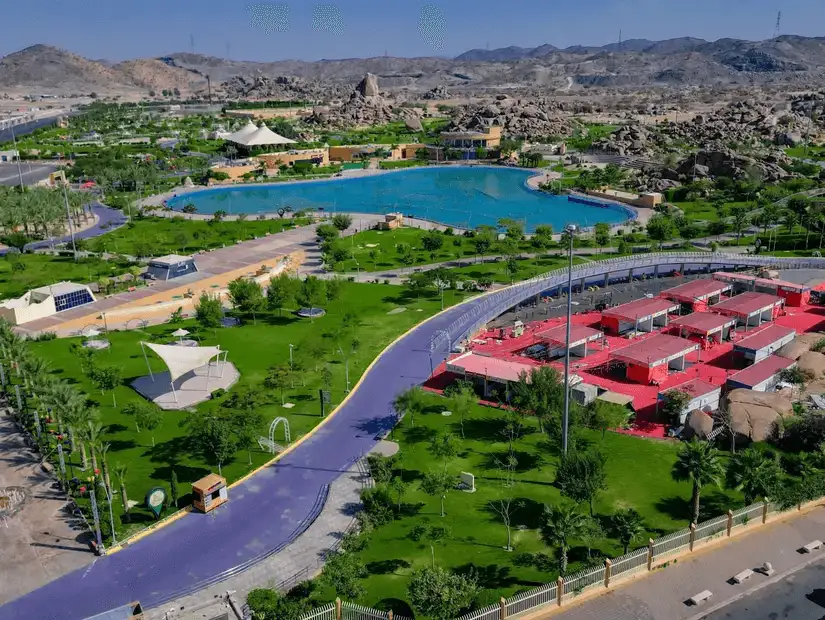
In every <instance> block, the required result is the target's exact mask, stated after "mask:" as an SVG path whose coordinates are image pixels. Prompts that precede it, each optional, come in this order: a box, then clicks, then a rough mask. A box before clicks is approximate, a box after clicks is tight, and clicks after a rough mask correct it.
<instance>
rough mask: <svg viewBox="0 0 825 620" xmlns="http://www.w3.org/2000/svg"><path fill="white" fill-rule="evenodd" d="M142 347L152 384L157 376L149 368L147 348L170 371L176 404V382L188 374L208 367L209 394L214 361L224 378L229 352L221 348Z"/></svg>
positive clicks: (207, 383) (158, 345) (141, 345)
mask: <svg viewBox="0 0 825 620" xmlns="http://www.w3.org/2000/svg"><path fill="white" fill-rule="evenodd" d="M140 347H141V349H142V350H143V359H144V360H146V367H147V368H148V369H149V376H150V377H151V378H152V382H153V383H154V381H155V375H154V374H153V373H152V368H151V366H149V358H148V357H146V348H147V347H148V348H149V349H150V350H151V351H154V352H155V354H157V356H158V357H160V359H162V360H163V363H164V364H166V367H167V368H168V369H169V381H170V383H171V386H172V394H173V395H174V397H175V402H178V394H177V392H176V391H175V380H176V379H179V378H180V377H182V376H183V375H185V374H186V373H188V372H191V371H194V370H195V369H197V368H202V367H203V366H206V369H207V370H206V372H207V374H206V386H205V392H206V393H209V379H210V373H211V370H212V364H211V362H212V360H213V359H217V366H218V368H219V369H220V374H219V375H218V376H219V377H223V365H225V364H226V361H227V360H226V358H227V355H229V352H228V351H221V348H220V347H178V346H175V345H170V344H155V343H153V342H141V343H140ZM221 355H223V362H221Z"/></svg>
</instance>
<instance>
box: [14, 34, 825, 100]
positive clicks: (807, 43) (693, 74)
mask: <svg viewBox="0 0 825 620" xmlns="http://www.w3.org/2000/svg"><path fill="white" fill-rule="evenodd" d="M366 73H371V74H374V75H376V76H377V77H378V78H379V79H380V80H381V88H382V89H384V90H386V91H390V92H403V91H408V92H409V95H410V96H411V97H416V96H420V95H421V94H423V93H425V92H428V91H432V90H433V89H448V91H449V92H453V93H458V92H467V91H485V90H487V91H489V90H498V91H500V90H502V89H507V90H508V91H512V90H516V89H536V90H540V91H541V90H543V91H548V90H565V91H567V90H569V89H571V88H577V87H588V86H589V87H609V88H639V87H648V86H714V85H719V86H724V87H730V86H736V85H743V86H749V85H752V84H760V83H770V84H788V85H791V86H794V87H799V88H804V89H806V90H807V89H811V88H812V87H814V88H817V87H820V86H821V85H823V83H825V38H823V37H799V36H793V35H787V36H782V37H777V38H775V39H770V40H766V41H744V40H741V39H720V40H718V41H711V42H709V41H704V40H702V39H696V38H691V37H682V38H678V39H669V40H665V41H648V40H646V39H630V40H626V41H623V42H622V43H621V45H619V44H618V43H611V44H609V45H604V46H601V47H594V46H574V47H568V48H566V49H563V50H560V49H557V48H556V47H554V46H552V45H542V46H539V47H534V48H522V47H508V48H502V49H499V50H470V51H468V52H465V53H464V54H461V55H459V56H458V57H456V58H438V57H421V58H396V57H376V58H348V59H341V60H320V61H317V62H308V61H299V60H279V61H274V62H246V61H237V60H225V59H222V58H217V57H214V56H204V55H200V54H189V53H179V54H170V55H168V56H163V57H161V58H159V59H148V60H137V61H129V62H126V63H119V64H116V65H107V64H104V63H102V62H96V61H92V60H88V59H85V58H82V57H80V56H77V55H75V54H71V53H69V52H65V51H62V50H58V49H56V48H53V47H48V46H44V45H35V46H33V47H30V48H26V49H25V50H22V51H20V52H15V53H13V54H9V55H8V56H6V57H5V58H3V59H2V60H0V89H18V90H20V89H38V90H40V89H60V90H64V91H74V92H88V91H90V90H98V91H102V92H104V91H107V90H115V91H118V90H124V89H125V90H132V91H135V92H139V93H146V91H147V90H149V89H154V90H157V89H158V88H161V89H163V88H178V89H179V90H180V91H181V92H187V93H190V92H197V90H198V89H199V88H201V84H202V81H203V80H205V79H206V76H209V77H210V78H211V80H212V84H213V87H214V86H215V85H217V84H222V83H232V81H233V80H240V83H236V84H235V85H234V87H233V88H230V90H232V91H233V92H232V94H231V95H230V96H236V94H237V93H242V92H243V90H244V89H246V88H248V87H249V86H250V85H252V86H254V85H255V84H256V83H259V82H261V80H268V82H267V83H265V84H263V86H266V88H252V89H251V91H250V93H249V96H253V97H255V96H259V95H258V93H256V92H252V91H256V90H257V91H260V93H261V94H262V93H264V92H267V90H270V91H271V92H272V93H273V94H277V92H279V89H280V88H281V87H286V90H290V89H291V88H292V87H291V86H290V85H289V84H288V83H278V81H279V80H283V79H287V80H290V79H298V80H304V81H306V82H307V83H311V84H312V85H313V90H317V91H318V92H319V93H320V96H318V97H313V98H316V99H319V98H320V99H325V100H330V99H334V98H335V97H338V96H340V95H341V93H342V91H341V90H340V89H343V92H346V93H348V92H350V89H351V88H352V87H353V86H354V85H355V84H357V83H358V81H360V80H361V79H362V78H363V76H364V75H365V74H366ZM273 80H274V81H275V82H273ZM269 86H274V87H273V88H271V89H269ZM293 86H297V87H298V90H302V89H303V86H304V85H303V84H300V85H299V84H294V85H293ZM316 87H317V89H316ZM325 89H326V90H327V93H326V96H324V94H325V93H324V90H325Z"/></svg>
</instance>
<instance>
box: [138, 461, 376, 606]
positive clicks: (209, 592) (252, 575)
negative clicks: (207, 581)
mask: <svg viewBox="0 0 825 620" xmlns="http://www.w3.org/2000/svg"><path fill="white" fill-rule="evenodd" d="M367 482H368V479H367V477H366V475H365V474H364V473H362V472H360V471H359V469H358V468H357V467H353V468H352V469H350V471H348V472H347V473H346V474H344V475H343V476H341V477H340V478H338V479H337V480H336V481H335V482H333V483H332V485H331V486H330V491H329V496H328V497H327V501H326V503H325V504H324V509H323V510H322V511H321V514H320V515H318V518H317V519H316V520H315V522H314V523H313V524H312V525H310V526H309V529H307V531H306V532H304V533H303V534H302V535H301V536H300V537H298V539H297V540H295V542H293V543H292V544H290V545H289V546H287V547H286V548H285V549H284V550H283V551H280V552H278V553H276V554H274V555H272V556H270V557H269V558H267V559H266V560H264V561H262V562H260V563H259V564H256V565H255V566H253V567H252V568H250V569H249V570H247V571H245V572H243V573H241V574H240V575H237V576H236V577H231V578H230V579H226V580H224V581H221V582H220V583H217V584H215V585H213V586H210V587H208V588H205V589H203V590H201V591H199V592H196V593H195V594H192V595H190V596H185V597H183V598H179V599H177V600H175V601H171V602H170V603H167V604H165V605H163V606H161V607H157V608H155V609H153V610H151V611H150V612H149V613H148V616H147V620H172V619H174V620H190V619H191V620H194V619H195V618H204V617H207V618H212V617H216V616H218V615H220V612H221V611H222V610H225V609H227V605H226V602H225V600H224V599H222V598H221V597H223V595H224V594H225V593H226V592H227V591H229V592H232V593H233V594H232V596H233V598H234V600H235V601H238V602H239V603H241V604H243V602H244V601H246V595H247V594H249V592H250V591H251V590H254V589H255V588H278V589H281V590H288V589H289V588H291V587H293V586H295V585H296V584H298V583H300V582H301V581H305V580H307V579H311V578H312V577H314V576H315V575H317V574H318V573H319V572H320V571H321V568H322V567H323V558H324V556H325V554H326V553H328V552H329V551H330V550H331V549H334V548H336V546H337V545H338V544H339V543H340V541H341V538H342V537H343V535H344V532H346V531H347V528H349V527H350V526H351V525H352V524H353V522H354V520H355V514H356V512H357V511H358V509H359V508H360V505H361V499H360V492H361V489H362V488H363V487H364V485H365V484H367ZM209 603H212V604H211V605H209ZM194 609H197V610H198V611H197V612H194V613H187V610H194ZM204 614H205V615H204Z"/></svg>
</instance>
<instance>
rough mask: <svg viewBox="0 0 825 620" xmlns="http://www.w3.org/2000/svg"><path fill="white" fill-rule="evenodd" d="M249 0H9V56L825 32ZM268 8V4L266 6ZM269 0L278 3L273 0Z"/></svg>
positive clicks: (747, 23) (716, 15)
mask: <svg viewBox="0 0 825 620" xmlns="http://www.w3.org/2000/svg"><path fill="white" fill-rule="evenodd" d="M251 4H255V3H254V2H251V1H249V0H140V1H138V0H0V15H3V23H2V25H0V55H5V54H8V53H10V52H13V51H16V50H19V49H21V48H23V47H26V46H29V45H33V44H35V43H45V44H49V45H55V46H58V47H63V48H66V49H68V50H70V51H73V52H75V53H78V54H81V55H83V56H87V57H90V58H95V59H97V58H106V59H111V60H124V59H128V58H135V57H147V56H160V55H163V54H167V53H172V52H178V51H189V49H190V38H189V37H190V33H191V34H192V35H194V49H195V51H196V52H198V53H202V54H210V55H215V56H226V52H227V44H228V45H229V48H230V57H231V58H232V59H235V60H283V59H289V58H293V59H306V60H317V59H320V58H346V57H364V56H380V55H383V54H384V53H385V51H386V52H387V53H388V54H390V55H391V56H421V55H448V56H452V55H456V54H459V53H461V52H463V51H466V50H467V49H471V48H474V47H482V48H483V47H485V46H486V45H488V44H489V46H490V47H491V48H494V47H504V46H508V45H521V46H524V47H529V46H535V45H540V44H542V43H552V44H553V45H556V46H559V47H565V46H567V45H575V44H592V45H600V44H604V43H608V42H612V41H616V40H617V39H618V36H619V29H620V28H621V29H622V31H623V37H624V38H625V39H629V38H646V39H665V38H671V37H679V36H696V37H701V38H705V39H710V40H712V39H718V38H721V37H736V38H745V39H764V38H770V37H771V36H772V34H773V30H774V22H775V20H776V12H777V11H778V10H781V11H782V33H783V34H800V35H805V36H821V35H825V0H689V1H686V0H586V1H580V0H579V1H573V2H570V1H568V0H383V1H379V0H338V1H337V2H336V1H335V0H324V1H323V2H322V4H333V5H335V6H336V7H337V10H338V11H339V12H340V16H341V22H342V23H343V32H341V33H334V32H318V30H317V29H315V28H313V26H312V17H313V10H314V7H315V6H316V4H318V3H317V2H315V1H314V0H293V1H291V2H290V1H288V0H287V1H285V2H283V4H285V5H289V27H288V29H287V30H286V31H283V32H269V33H267V32H265V31H264V30H263V29H261V28H259V27H253V25H252V23H251V22H252V18H251V12H250V10H249V9H248V7H249V5H251ZM261 4H265V3H261ZM269 4H277V3H276V2H272V3H269ZM425 5H433V6H435V7H437V14H440V15H441V16H443V23H444V28H443V30H444V32H445V36H444V39H443V46H442V47H441V48H440V49H434V47H433V46H432V44H430V43H428V42H427V41H426V40H425V38H423V37H422V36H421V35H420V33H419V15H420V12H421V10H422V7H424V6H425Z"/></svg>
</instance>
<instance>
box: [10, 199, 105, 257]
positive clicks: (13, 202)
mask: <svg viewBox="0 0 825 620" xmlns="http://www.w3.org/2000/svg"><path fill="white" fill-rule="evenodd" d="M66 197H67V198H68V201H69V213H68V214H67V212H66V204H65V199H66ZM92 199H93V197H92V196H91V195H90V194H87V193H85V192H75V191H69V192H67V193H66V196H64V194H63V191H62V190H61V189H51V188H46V187H27V188H25V189H24V190H22V191H21V190H20V188H19V187H17V186H12V187H5V186H0V227H2V231H3V232H2V234H3V237H2V239H3V242H4V243H5V244H6V245H9V246H11V247H15V248H17V249H19V250H21V251H22V249H23V246H24V245H25V244H26V243H28V242H30V241H32V240H34V239H49V238H53V237H59V236H62V235H63V234H64V233H65V232H66V231H67V230H68V223H67V222H68V219H67V218H68V217H69V214H70V215H71V218H72V225H73V226H75V227H78V226H80V225H81V224H83V223H85V222H87V221H88V220H89V218H90V217H91V213H90V211H89V210H88V205H89V204H90V203H91V202H92Z"/></svg>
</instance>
